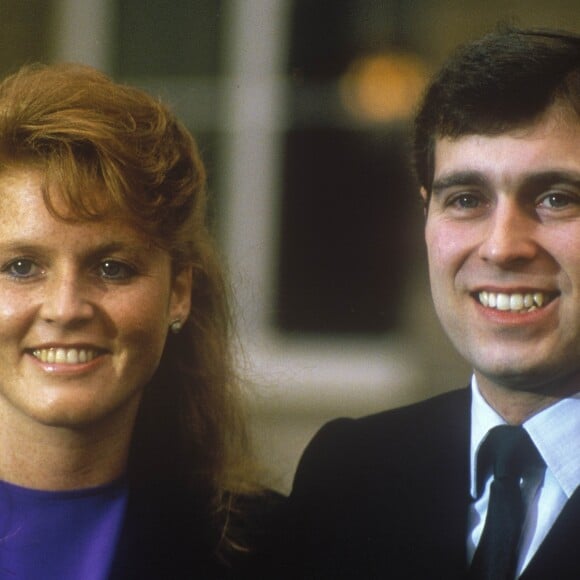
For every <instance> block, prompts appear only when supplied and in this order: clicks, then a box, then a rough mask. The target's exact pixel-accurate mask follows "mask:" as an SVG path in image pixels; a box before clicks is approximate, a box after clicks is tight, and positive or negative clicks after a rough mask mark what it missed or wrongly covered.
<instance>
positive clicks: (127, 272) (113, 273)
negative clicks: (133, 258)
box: [99, 260, 135, 280]
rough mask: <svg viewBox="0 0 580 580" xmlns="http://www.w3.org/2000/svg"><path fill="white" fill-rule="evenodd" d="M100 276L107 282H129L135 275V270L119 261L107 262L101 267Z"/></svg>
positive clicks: (102, 263)
mask: <svg viewBox="0 0 580 580" xmlns="http://www.w3.org/2000/svg"><path fill="white" fill-rule="evenodd" d="M99 274H100V275H101V276H102V277H103V278H106V279H107V280H128V279H129V278H132V277H133V276H134V275H135V269H134V268H132V267H131V266H128V265H127V264H124V263H123V262H119V261H118V260H105V261H104V262H101V264H100V265H99Z"/></svg>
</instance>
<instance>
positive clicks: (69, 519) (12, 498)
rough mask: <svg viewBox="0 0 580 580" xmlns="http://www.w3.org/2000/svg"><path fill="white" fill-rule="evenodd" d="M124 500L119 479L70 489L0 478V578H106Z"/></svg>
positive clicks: (32, 579)
mask: <svg viewBox="0 0 580 580" xmlns="http://www.w3.org/2000/svg"><path fill="white" fill-rule="evenodd" d="M126 504H127V485H126V482H125V481H117V482H114V483H111V484H108V485H105V486H102V487H96V488H89V489H82V490H73V491H40V490H35V489H27V488H24V487H19V486H16V485H12V484H9V483H5V482H0V578H1V579H4V578H17V579H22V580H36V579H38V580H40V579H42V580H47V579H51V580H52V579H55V580H56V579H58V580H79V579H80V578H82V579H83V580H104V579H106V578H108V576H109V571H110V568H111V564H112V561H113V558H114V556H115V548H116V546H117V542H118V539H119V535H120V531H121V527H122V525H123V518H124V515H125V507H126Z"/></svg>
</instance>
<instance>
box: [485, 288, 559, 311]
mask: <svg viewBox="0 0 580 580" xmlns="http://www.w3.org/2000/svg"><path fill="white" fill-rule="evenodd" d="M478 299H479V303H480V304H481V305H482V306H485V307H486V308H494V309H496V310H506V311H507V310H510V311H512V312H531V311H532V310H535V309H536V308H541V307H542V306H544V305H545V304H546V303H547V302H548V296H547V295H546V294H544V293H543V292H533V293H528V294H517V293H516V294H504V293H502V292H487V291H486V290H483V291H481V292H479V293H478Z"/></svg>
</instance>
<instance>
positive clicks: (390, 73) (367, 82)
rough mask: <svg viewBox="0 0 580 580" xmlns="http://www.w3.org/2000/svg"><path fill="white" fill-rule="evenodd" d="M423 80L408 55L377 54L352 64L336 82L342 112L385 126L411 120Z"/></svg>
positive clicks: (423, 74) (418, 66)
mask: <svg viewBox="0 0 580 580" xmlns="http://www.w3.org/2000/svg"><path fill="white" fill-rule="evenodd" d="M426 80H427V73H426V69H425V66H424V65H423V63H422V62H421V60H420V59H419V58H418V57H416V56H414V55H411V54H405V53H392V54H378V55H373V56H368V57H365V58H362V59H359V60H357V61H355V62H353V63H352V65H351V66H350V67H349V69H348V70H347V71H346V73H345V75H344V76H343V77H342V79H341V81H340V92H341V98H342V102H343V104H344V106H345V108H346V109H347V110H348V111H350V112H351V113H352V114H353V115H355V116H356V117H359V118H362V119H363V120H366V121H372V122H387V121H394V120H398V119H405V118H407V117H409V116H411V115H412V114H413V112H414V109H415V106H416V105H417V102H418V100H419V98H420V96H421V93H422V91H423V88H424V86H425V83H426Z"/></svg>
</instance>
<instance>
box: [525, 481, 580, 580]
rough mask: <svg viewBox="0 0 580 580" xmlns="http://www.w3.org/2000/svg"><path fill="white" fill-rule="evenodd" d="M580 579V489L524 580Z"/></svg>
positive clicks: (566, 507)
mask: <svg viewBox="0 0 580 580" xmlns="http://www.w3.org/2000/svg"><path fill="white" fill-rule="evenodd" d="M546 578H554V579H557V580H567V579H569V580H573V579H574V580H577V579H578V578H580V490H579V489H577V490H576V491H575V492H574V494H573V495H572V497H571V498H570V499H569V500H568V502H567V503H566V505H565V506H564V509H563V510H562V513H561V514H560V516H559V517H558V519H557V520H556V523H555V524H554V526H553V527H552V529H551V530H550V532H549V533H548V535H547V536H546V539H545V540H544V541H543V542H542V545H541V546H540V548H539V549H538V551H537V552H536V554H535V555H534V557H533V558H532V560H531V562H530V564H529V565H528V567H527V568H526V570H525V571H524V573H523V574H522V576H521V580H545V579H546Z"/></svg>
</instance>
